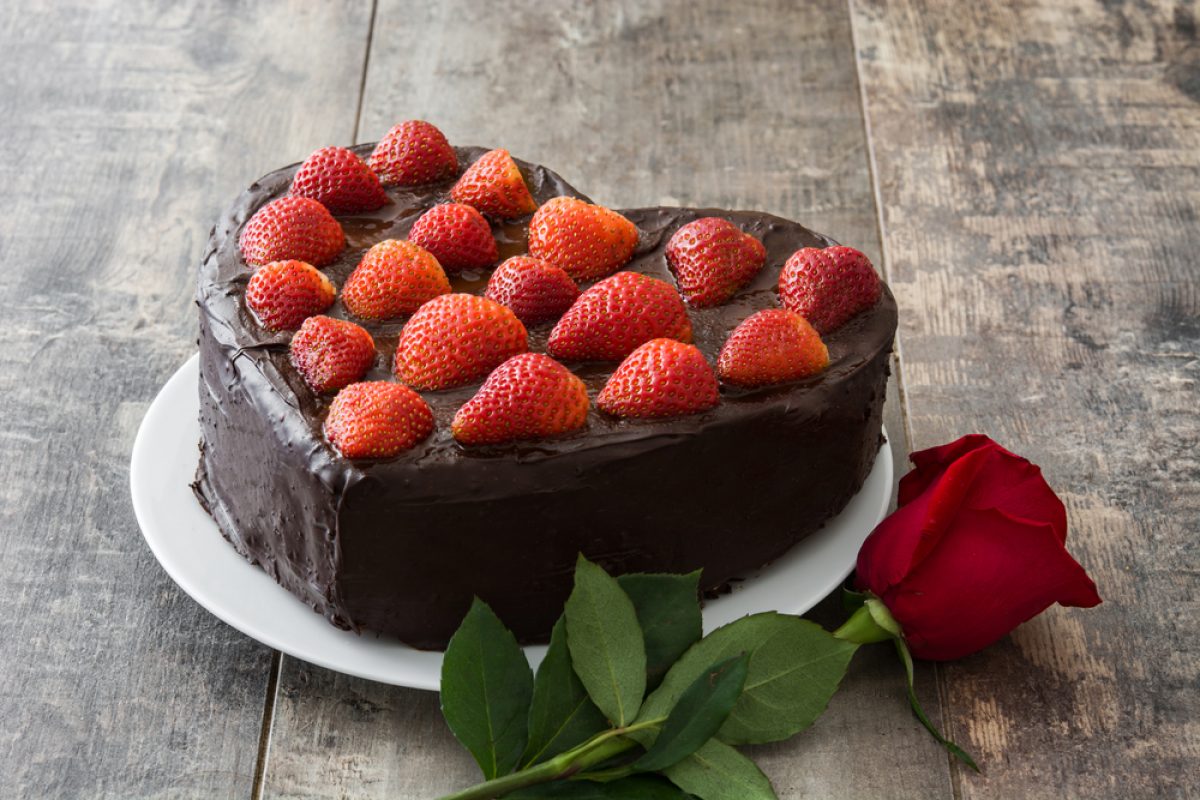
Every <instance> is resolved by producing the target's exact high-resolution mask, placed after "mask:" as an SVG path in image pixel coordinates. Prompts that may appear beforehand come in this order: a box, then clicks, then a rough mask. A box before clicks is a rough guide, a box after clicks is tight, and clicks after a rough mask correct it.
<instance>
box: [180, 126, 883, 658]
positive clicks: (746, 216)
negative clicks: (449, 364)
mask: <svg viewBox="0 0 1200 800" xmlns="http://www.w3.org/2000/svg"><path fill="white" fill-rule="evenodd" d="M354 150H355V152H357V153H358V154H360V155H362V156H364V157H365V156H367V155H368V154H369V153H370V152H371V150H372V146H371V145H364V146H361V147H358V148H354ZM456 150H457V155H458V161H459V164H460V165H469V164H471V163H472V162H473V161H474V160H475V159H477V158H478V157H479V156H480V154H481V153H483V152H484V151H483V150H482V149H478V148H456ZM518 164H519V166H520V168H521V172H522V173H523V175H524V177H525V180H526V183H527V185H528V186H529V189H530V191H531V192H532V194H533V197H534V198H535V200H536V201H537V202H538V203H539V204H541V203H544V202H546V201H547V200H549V199H550V198H552V197H556V196H560V195H566V196H572V197H578V198H583V199H586V198H584V196H583V195H582V194H580V193H579V192H578V191H576V190H575V189H574V188H573V187H571V186H570V185H568V184H567V183H566V182H565V181H564V180H563V179H562V178H561V177H559V176H558V175H556V174H555V173H553V172H551V171H550V170H548V169H546V168H544V167H541V166H537V165H533V164H527V163H524V162H518ZM296 170H297V165H293V166H291V167H286V168H284V169H281V170H278V171H276V172H272V173H270V174H269V175H266V176H264V177H263V178H261V179H259V180H258V181H257V182H255V183H254V184H253V185H251V186H250V188H249V189H247V190H246V191H245V192H244V193H243V194H242V195H241V196H240V197H239V198H238V199H237V200H236V202H235V203H234V204H233V206H232V208H231V209H230V210H229V211H228V212H227V213H226V214H225V215H224V217H223V218H222V219H221V220H220V221H219V222H218V224H217V225H216V226H215V228H214V230H213V232H212V236H211V239H210V242H209V246H208V249H207V252H206V253H205V256H204V261H203V264H202V265H201V268H200V273H199V291H198V298H197V302H198V305H199V309H200V339H199V345H200V358H201V362H200V364H201V366H200V399H201V412H200V422H201V430H202V439H201V442H200V452H201V457H200V464H199V469H198V472H197V478H196V482H195V484H194V489H195V492H196V495H197V497H198V498H199V499H200V502H201V503H202V504H203V506H204V507H205V509H207V511H208V512H209V513H210V514H211V515H212V517H213V519H214V520H215V521H216V523H217V526H218V527H219V529H220V531H221V533H222V534H223V535H224V536H225V538H226V539H228V540H229V542H230V543H231V544H232V545H233V546H234V547H235V548H236V549H237V551H238V552H239V553H241V554H242V555H243V556H244V557H246V558H247V559H249V560H250V561H252V562H253V563H255V564H257V565H259V566H261V568H262V569H264V570H265V571H266V572H267V573H269V574H270V575H271V576H272V577H273V578H274V579H275V580H276V581H278V582H279V584H280V585H282V586H283V587H284V588H286V589H287V590H289V591H290V592H292V593H293V594H294V595H296V596H297V597H298V598H300V599H301V600H303V601H304V602H306V603H308V604H309V605H310V606H311V607H312V608H313V609H314V610H316V611H317V612H319V613H321V614H323V615H325V616H326V617H327V618H328V620H329V621H330V622H332V623H333V624H334V625H336V626H338V627H341V628H348V629H352V630H363V629H365V630H369V631H374V632H377V633H379V634H384V635H390V636H396V637H399V638H400V639H401V640H403V641H404V642H407V643H409V644H411V645H414V646H416V647H420V648H440V647H443V646H444V645H445V643H446V641H447V640H448V638H449V636H450V635H451V634H452V633H453V631H454V630H455V628H456V627H457V625H458V624H459V622H460V620H461V619H462V616H463V614H464V613H465V611H466V609H467V607H468V605H469V604H470V602H471V598H472V596H473V595H478V596H479V597H481V598H482V599H484V600H485V601H487V602H488V603H489V604H490V605H491V606H492V608H493V609H495V611H496V612H497V614H498V615H499V616H500V617H501V618H502V619H503V621H504V622H505V623H506V624H507V625H508V626H509V627H510V628H511V629H512V630H513V631H514V632H515V633H516V634H517V636H518V637H519V638H520V639H521V640H522V641H527V642H531V641H539V640H544V639H545V638H546V637H547V636H548V634H549V631H550V627H551V625H552V623H553V622H554V620H555V619H556V618H557V617H558V615H559V613H560V611H561V608H562V604H563V601H564V600H565V598H566V596H567V594H568V591H569V589H570V586H571V577H572V572H573V568H574V564H575V558H576V554H577V553H580V552H582V553H583V554H585V555H586V556H587V557H588V558H590V559H592V560H593V561H596V562H598V563H600V564H602V565H603V566H604V567H605V568H607V569H608V570H609V571H610V572H613V573H623V572H645V571H649V572H687V571H691V570H695V569H702V570H703V577H702V579H701V585H702V588H703V589H706V590H712V589H715V588H718V587H721V586H722V585H723V584H726V583H727V582H729V581H730V580H731V579H734V578H738V577H745V576H749V575H751V574H752V573H753V572H754V571H755V570H757V569H759V568H760V567H762V566H764V565H766V564H768V563H770V562H771V561H772V560H773V559H776V558H777V557H779V556H780V555H781V554H783V553H784V552H785V551H786V550H788V549H789V548H790V547H792V546H793V545H794V544H795V543H796V542H798V541H800V540H801V539H803V538H804V537H805V536H808V535H809V534H810V533H812V532H813V531H815V530H817V529H818V528H820V527H821V526H822V524H824V523H825V522H826V521H827V520H828V519H829V518H831V517H832V516H834V515H836V514H837V513H838V512H839V511H841V509H842V508H843V507H844V506H845V505H846V503H847V502H848V501H849V500H850V498H851V497H852V496H853V495H854V494H855V493H856V492H857V491H858V490H859V488H860V487H861V485H862V483H863V481H864V480H865V478H866V476H867V474H868V472H869V471H870V469H871V467H872V465H873V463H874V459H875V455H876V453H877V451H878V449H879V446H880V444H881V441H882V439H881V409H882V405H883V401H884V390H885V386H886V382H887V377H888V369H889V367H888V359H889V353H890V352H891V348H892V340H893V336H894V333H895V330H896V305H895V301H894V300H893V298H892V295H891V293H890V292H889V291H888V290H887V288H886V287H883V289H882V293H881V296H880V299H879V300H878V302H876V303H875V305H874V306H872V307H871V308H869V309H867V310H865V311H863V312H862V313H859V314H857V315H856V316H854V317H853V318H852V319H850V320H849V321H848V322H846V323H845V324H843V325H842V326H841V327H839V328H837V329H836V330H833V331H831V332H828V333H826V334H825V335H824V336H823V338H824V342H825V344H826V346H827V347H828V353H829V366H828V368H827V369H825V370H824V371H823V372H821V373H820V374H818V375H815V376H813V377H810V378H806V379H802V380H799V381H795V382H791V383H787V384H784V385H779V386H772V387H766V388H760V389H753V390H748V389H737V388H733V387H731V386H728V385H724V384H723V385H722V386H721V397H720V402H719V404H718V405H716V406H715V407H713V408H711V409H709V410H707V411H703V412H701V413H697V414H693V415H690V416H683V417H679V418H673V419H655V420H639V419H620V418H616V417H613V416H610V415H608V414H606V413H604V412H602V411H600V410H598V409H597V408H596V406H595V403H594V401H595V398H596V395H597V394H598V393H599V392H600V390H601V389H602V388H603V387H604V384H605V381H606V379H607V378H608V376H609V375H611V374H612V372H613V370H614V368H615V367H616V366H617V365H616V364H615V363H568V365H567V366H569V367H570V368H571V369H572V370H573V371H574V372H575V374H577V375H578V376H579V377H580V378H582V379H583V381H584V382H585V384H586V386H587V391H588V395H589V397H590V398H591V400H592V401H593V402H592V403H591V407H590V409H589V411H588V419H587V425H586V427H584V428H583V429H581V430H578V431H575V432H573V433H569V434H566V435H563V436H559V437H554V438H548V439H544V440H532V441H519V442H510V443H507V444H502V445H487V446H479V447H464V446H463V445H461V444H459V443H458V442H456V441H455V439H454V438H453V437H452V435H451V431H450V421H451V419H452V418H453V417H454V415H455V412H456V410H457V409H459V408H460V407H461V406H462V405H463V404H464V403H465V402H466V401H467V400H469V399H470V398H471V397H472V395H473V394H474V393H475V392H476V390H477V389H478V388H479V382H476V383H474V384H472V385H469V386H464V387H461V388H456V389H451V390H447V391H439V392H423V393H422V397H424V399H425V400H426V401H427V402H428V404H429V406H430V408H431V409H432V411H433V415H434V419H435V428H434V431H433V433H432V434H431V435H429V436H428V438H427V439H425V440H424V441H423V442H421V443H420V444H417V445H416V446H415V447H413V448H412V449H409V450H407V451H405V452H403V453H401V454H399V455H397V456H395V457H393V458H387V459H365V460H364V459H349V458H345V457H343V456H342V455H340V454H339V452H338V451H337V449H335V448H334V447H332V446H331V445H330V444H329V443H328V441H327V440H326V438H325V436H324V433H323V429H322V426H323V421H324V417H325V415H326V414H327V412H328V409H329V405H330V401H331V399H332V398H331V396H329V395H319V394H317V393H315V392H314V391H313V390H312V389H310V388H309V386H308V385H306V383H305V381H304V380H303V379H302V378H301V377H300V375H299V374H298V373H297V371H296V369H295V368H294V367H293V366H292V364H291V363H290V361H289V354H288V345H289V341H290V339H291V336H292V332H291V331H280V332H272V331H269V330H267V329H265V328H264V327H263V326H262V325H261V324H260V323H259V321H258V320H257V319H256V318H255V316H254V315H253V313H252V312H250V311H249V310H248V308H247V306H246V302H245V298H244V295H245V292H246V286H247V281H248V279H249V277H250V276H251V274H252V273H253V272H254V268H253V267H252V266H249V265H247V263H246V262H245V261H244V260H243V258H242V256H241V254H240V252H239V248H238V237H239V232H240V231H241V229H242V227H243V225H244V224H245V223H246V221H247V220H248V219H249V218H250V217H251V215H253V214H254V213H255V211H256V210H258V209H259V208H260V207H262V206H263V205H265V204H266V203H268V202H269V201H271V200H273V199H275V198H278V197H281V196H283V195H285V194H287V192H288V190H289V186H290V184H291V181H292V178H293V175H294V174H295V172H296ZM460 171H461V167H460ZM453 183H454V179H453V178H450V179H447V180H445V181H442V182H438V183H434V184H429V185H425V186H419V187H415V188H414V187H409V188H398V187H394V186H389V187H388V189H387V192H388V196H389V199H390V202H389V203H388V204H387V205H385V206H383V207H382V208H380V209H379V210H377V211H373V212H370V213H363V214H357V215H339V216H338V217H337V219H338V221H339V222H340V223H341V225H342V228H343V230H344V232H345V237H346V247H345V249H344V250H343V251H342V253H341V255H340V257H338V259H337V260H336V261H335V262H333V263H332V264H329V265H327V266H324V267H322V269H321V271H322V272H323V273H324V274H325V275H326V276H328V277H329V278H330V279H331V280H332V281H333V283H334V285H335V286H337V287H341V286H342V285H343V283H344V282H345V280H346V278H347V276H348V275H349V274H350V273H351V271H352V270H353V269H354V267H355V265H356V264H357V263H358V262H359V259H360V258H361V256H362V254H363V253H364V252H365V251H366V250H367V249H368V248H369V247H370V246H371V245H373V244H374V243H376V242H378V241H380V240H383V239H389V238H394V239H403V238H405V236H406V235H407V233H408V230H409V228H410V227H411V226H412V225H413V222H414V221H415V220H416V219H417V217H418V216H420V215H421V213H422V212H423V211H425V210H426V209H428V208H430V207H432V206H433V205H435V204H437V203H440V202H445V201H446V199H447V194H448V191H449V189H450V187H451V186H452V185H453ZM620 213H621V214H623V215H624V216H625V217H626V218H628V219H629V220H631V221H632V222H633V223H634V225H636V227H637V232H638V242H637V246H636V249H635V252H634V255H633V257H632V260H631V261H630V262H629V263H628V264H627V265H626V266H624V267H623V269H625V270H632V271H635V272H640V273H644V274H647V275H651V276H654V277H657V278H661V279H662V280H665V281H667V282H670V283H674V278H673V276H672V273H671V271H670V269H669V268H668V265H667V263H666V260H665V258H664V249H665V247H666V243H667V240H668V239H669V237H670V236H671V234H672V233H673V232H674V231H676V230H677V229H678V228H680V227H681V226H682V225H684V224H686V223H688V222H690V221H692V220H695V219H698V218H701V217H711V216H716V217H722V218H724V219H727V220H729V221H731V222H733V223H734V224H735V225H737V226H738V227H740V228H741V229H742V230H743V231H746V232H749V233H751V234H753V235H754V236H755V237H757V238H758V239H760V240H761V242H762V243H763V245H765V247H766V253H767V255H766V262H765V267H763V268H762V270H761V271H760V272H759V273H758V274H757V275H756V276H755V277H754V278H753V279H751V280H750V282H749V283H748V284H747V285H746V286H744V287H743V288H742V289H741V290H740V291H738V292H737V293H736V295H735V296H734V297H733V298H732V299H731V300H730V301H728V302H726V303H723V304H720V305H716V306H713V307H708V308H695V307H689V309H688V314H689V316H690V318H691V322H692V327H693V335H694V344H695V345H696V346H697V347H698V348H699V349H700V351H701V352H702V353H703V354H704V355H705V357H706V358H707V359H708V361H709V362H710V363H715V362H716V358H717V354H718V353H719V351H720V349H721V347H722V344H723V343H724V342H725V340H726V338H727V336H728V335H729V333H730V331H732V330H733V329H734V328H735V327H736V326H737V325H738V324H739V323H740V322H741V321H742V320H744V319H745V318H746V317H747V316H749V315H750V314H751V313H753V312H755V311H758V310H760V309H765V308H773V307H778V305H779V299H778V296H777V292H776V284H777V282H778V279H779V272H780V268H781V266H782V265H783V263H784V262H785V261H786V260H787V259H788V257H789V256H790V255H791V254H792V253H793V252H795V251H796V250H798V249H800V248H804V247H816V248H823V247H826V246H829V245H832V244H834V243H833V242H832V241H831V240H830V239H828V238H827V237H825V236H822V235H821V234H818V233H814V232H813V231H810V230H808V229H807V228H805V227H803V226H801V225H799V224H797V223H795V222H790V221H788V220H785V219H781V218H779V217H775V216H771V215H769V214H763V213H758V212H750V211H724V210H717V209H694V208H664V207H659V208H636V209H625V210H620ZM528 219H529V218H528V216H526V217H525V218H524V219H523V220H517V221H515V222H509V223H500V224H494V225H493V229H494V232H495V235H496V240H497V242H498V245H499V257H500V260H503V259H504V258H506V257H507V256H512V255H516V254H521V253H524V252H525V251H526V229H527V225H528ZM486 280H487V273H486V271H481V272H478V273H471V272H468V273H465V274H462V275H458V276H451V282H452V284H453V290H454V291H455V292H469V293H475V294H480V293H482V292H483V289H484V286H485V283H486ZM326 313H327V314H328V315H329V316H332V317H335V318H348V317H349V315H348V313H347V311H346V310H345V308H344V307H343V305H342V301H341V298H340V296H339V298H338V300H337V301H336V302H335V304H334V305H333V306H332V307H331V308H330V309H329V311H327V312H326ZM356 321H357V322H359V324H361V325H362V326H363V327H365V328H366V329H367V330H368V331H369V332H370V333H371V335H372V336H373V338H374V341H375V343H376V345H377V348H378V355H377V357H376V361H375V364H374V366H373V367H372V368H371V371H370V373H369V374H368V375H367V376H366V379H367V380H391V381H395V380H396V379H395V378H394V377H393V375H392V371H391V365H392V355H393V351H394V349H395V347H396V341H397V338H398V336H399V333H400V330H401V328H402V327H403V322H404V320H403V319H399V320H394V321H387V322H376V323H371V322H364V321H362V320H356ZM550 327H551V325H543V326H532V327H530V330H529V349H530V350H531V351H533V352H545V349H546V341H547V337H548V334H549V330H550Z"/></svg>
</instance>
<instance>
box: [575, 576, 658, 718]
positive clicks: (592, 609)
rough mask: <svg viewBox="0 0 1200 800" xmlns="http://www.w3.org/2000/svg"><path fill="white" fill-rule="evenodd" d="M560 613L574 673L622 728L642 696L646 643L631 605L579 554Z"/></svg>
mask: <svg viewBox="0 0 1200 800" xmlns="http://www.w3.org/2000/svg"><path fill="white" fill-rule="evenodd" d="M563 615H564V616H565V617H566V621H567V647H568V649H569V650H570V651H571V665H572V666H573V667H574V668H575V674H576V675H578V676H579V680H580V681H582V682H583V686H584V688H585V689H587V693H588V696H589V697H591V698H592V702H593V703H595V704H596V707H597V708H599V709H600V711H602V712H603V713H604V715H605V716H606V717H607V718H608V719H609V720H610V721H612V723H613V724H614V725H616V726H618V727H622V726H624V725H627V724H628V723H629V722H631V721H632V720H633V718H634V717H636V716H637V713H638V709H639V708H640V707H641V704H642V695H643V694H645V692H646V645H645V642H644V640H643V638H642V629H641V627H640V626H639V625H638V620H637V612H636V611H635V610H634V607H633V601H631V600H630V599H629V595H627V594H625V592H624V591H623V590H622V589H621V587H620V585H619V584H618V583H617V582H616V580H615V579H613V578H612V577H611V576H609V574H608V573H607V572H605V571H604V570H603V569H601V568H600V567H598V566H596V565H595V564H593V563H592V562H590V561H588V560H587V559H586V558H584V557H583V556H582V555H581V556H580V557H579V560H578V561H577V562H576V565H575V589H574V590H573V591H572V592H571V596H570V597H568V598H567V606H566V610H565V611H564V612H563Z"/></svg>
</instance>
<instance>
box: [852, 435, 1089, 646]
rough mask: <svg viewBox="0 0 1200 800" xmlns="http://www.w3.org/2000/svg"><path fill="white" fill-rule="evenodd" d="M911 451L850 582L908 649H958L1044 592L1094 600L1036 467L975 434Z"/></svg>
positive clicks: (1064, 599)
mask: <svg viewBox="0 0 1200 800" xmlns="http://www.w3.org/2000/svg"><path fill="white" fill-rule="evenodd" d="M912 461H913V464H915V467H914V469H913V470H912V471H911V472H909V473H908V474H907V475H905V476H904V478H903V479H902V480H901V481H900V495H899V507H898V508H897V509H896V511H895V513H893V514H892V515H891V516H889V517H888V518H887V519H885V520H884V521H883V522H881V523H880V524H879V526H878V527H877V528H875V530H874V532H872V533H871V535H870V537H868V539H867V541H866V542H865V543H864V544H863V546H862V549H861V550H860V551H859V554H858V578H857V584H858V587H859V588H860V589H862V590H864V591H867V592H870V593H871V594H873V595H875V596H877V597H878V598H879V599H880V600H882V602H883V604H884V605H885V606H887V609H888V610H889V611H890V612H891V616H892V618H894V620H895V621H896V623H898V624H899V626H900V629H901V631H902V632H903V636H904V640H905V641H906V642H907V644H908V647H909V649H910V650H911V652H912V654H913V655H915V656H917V657H919V658H927V659H936V660H946V659H953V658H961V657H963V656H966V655H970V654H971V653H974V652H976V651H978V650H981V649H983V648H984V647H987V646H988V645H989V644H992V643H993V642H995V641H996V640H998V639H1000V638H1001V637H1002V636H1004V635H1005V634H1007V633H1008V632H1010V631H1011V630H1012V629H1013V628H1015V627H1017V626H1018V625H1020V624H1021V623H1022V622H1025V621H1026V620H1028V619H1031V618H1032V617H1035V616H1037V615H1038V614H1040V613H1041V612H1042V611H1044V610H1046V609H1047V608H1049V607H1050V605H1051V604H1053V603H1055V602H1057V603H1059V604H1060V605H1064V606H1079V607H1082V608H1090V607H1091V606H1094V605H1097V604H1098V603H1099V602H1100V596H1099V595H1098V594H1097V593H1096V585H1095V584H1094V583H1092V579H1091V578H1089V577H1088V575H1087V573H1086V572H1084V570H1083V567H1081V566H1079V564H1078V563H1077V562H1076V561H1075V559H1074V558H1072V557H1071V555H1070V553H1068V552H1067V550H1066V547H1065V542H1066V538H1067V514H1066V509H1065V508H1064V507H1063V504H1062V501H1061V500H1059V499H1058V497H1057V496H1056V495H1055V494H1054V491H1053V490H1052V489H1051V488H1050V487H1049V486H1048V485H1047V484H1046V481H1045V480H1044V479H1043V478H1042V471H1041V470H1040V469H1038V467H1036V466H1035V465H1033V464H1031V463H1030V462H1029V461H1028V460H1026V459H1024V458H1021V457H1020V456H1017V455H1014V454H1013V453H1010V452H1009V451H1007V450H1005V449H1004V448H1003V447H1001V446H1000V445H998V444H996V443H995V442H993V441H992V440H991V439H989V438H988V437H986V436H982V435H978V434H976V435H972V436H964V437H963V438H961V439H959V440H958V441H956V442H952V443H950V444H947V445H944V446H942V447H934V448H931V449H929V450H922V451H920V452H918V453H913V454H912Z"/></svg>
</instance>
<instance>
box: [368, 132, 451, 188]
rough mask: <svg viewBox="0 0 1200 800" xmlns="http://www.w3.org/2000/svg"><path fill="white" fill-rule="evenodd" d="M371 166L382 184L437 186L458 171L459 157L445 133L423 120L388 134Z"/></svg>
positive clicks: (371, 160) (380, 143)
mask: <svg viewBox="0 0 1200 800" xmlns="http://www.w3.org/2000/svg"><path fill="white" fill-rule="evenodd" d="M368 163H369V164H370V166H371V169H372V170H374V171H375V174H376V175H378V176H379V179H380V180H381V181H383V182H384V183H385V184H395V185H397V186H420V185H421V184H423V183H435V182H437V181H441V180H445V179H446V178H449V177H450V176H452V175H453V174H454V173H456V172H458V156H457V155H456V154H455V153H454V148H453V147H451V146H450V143H449V142H447V141H446V136H445V134H443V133H442V132H441V131H439V130H438V129H437V128H435V127H434V126H432V125H430V124H429V123H428V122H424V121H422V120H419V119H410V120H408V121H407V122H401V123H400V124H399V125H397V126H395V127H394V128H392V129H391V130H390V131H388V132H387V135H386V136H384V137H383V138H382V139H380V140H379V144H377V145H375V151H374V152H373V153H371V157H370V159H369V161H368Z"/></svg>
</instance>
